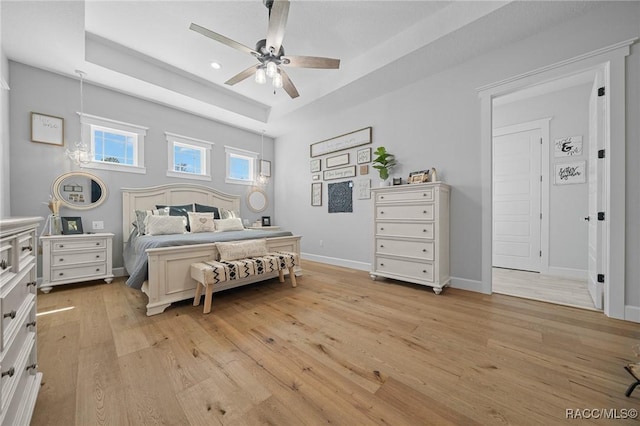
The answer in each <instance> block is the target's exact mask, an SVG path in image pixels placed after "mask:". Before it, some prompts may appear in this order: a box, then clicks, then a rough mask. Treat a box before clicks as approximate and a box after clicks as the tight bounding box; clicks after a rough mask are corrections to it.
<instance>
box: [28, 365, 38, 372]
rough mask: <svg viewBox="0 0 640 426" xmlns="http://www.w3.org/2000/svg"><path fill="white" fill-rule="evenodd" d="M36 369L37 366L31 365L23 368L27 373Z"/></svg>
mask: <svg viewBox="0 0 640 426" xmlns="http://www.w3.org/2000/svg"><path fill="white" fill-rule="evenodd" d="M36 368H38V364H31V365H27V366H26V367H25V370H27V371H29V370H31V369H34V370H35V369H36Z"/></svg>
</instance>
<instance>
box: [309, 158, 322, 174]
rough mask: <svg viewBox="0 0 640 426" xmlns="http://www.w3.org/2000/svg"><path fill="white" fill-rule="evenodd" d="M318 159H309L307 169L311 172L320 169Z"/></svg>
mask: <svg viewBox="0 0 640 426" xmlns="http://www.w3.org/2000/svg"><path fill="white" fill-rule="evenodd" d="M320 167H321V165H320V159H319V158H316V159H315V160H311V161H310V162H309V169H310V170H311V173H316V172H319V171H320Z"/></svg>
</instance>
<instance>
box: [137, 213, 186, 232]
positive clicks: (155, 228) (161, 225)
mask: <svg viewBox="0 0 640 426" xmlns="http://www.w3.org/2000/svg"><path fill="white" fill-rule="evenodd" d="M145 226H146V229H147V235H168V234H184V233H185V219H184V217H182V216H147V219H146V224H145Z"/></svg>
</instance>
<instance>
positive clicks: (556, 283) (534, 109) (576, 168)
mask: <svg viewBox="0 0 640 426" xmlns="http://www.w3.org/2000/svg"><path fill="white" fill-rule="evenodd" d="M595 75H596V74H595V73H594V72H593V71H589V72H583V73H579V74H575V75H571V76H567V77H562V78H559V79H555V80H553V81H549V82H546V83H543V84H539V85H536V86H533V87H529V88H526V89H523V90H519V91H516V92H513V93H510V94H508V95H504V96H500V97H496V98H494V99H493V104H492V108H493V109H492V121H493V141H492V143H493V144H492V156H493V157H492V164H493V168H492V202H493V206H492V211H493V220H492V226H493V244H492V247H493V255H492V266H493V270H492V272H493V280H492V288H493V292H495V293H501V294H507V295H511V296H517V297H523V298H529V299H534V300H541V301H545V302H551V303H556V304H562V305H568V306H574V307H580V308H585V309H597V305H596V303H594V301H593V300H592V298H591V297H590V295H589V291H588V281H587V278H588V241H589V238H588V237H589V227H588V222H586V221H585V220H584V218H585V216H588V201H589V190H588V187H589V185H593V184H594V183H592V182H589V181H588V179H587V175H588V173H587V164H588V163H589V162H590V161H589V160H590V159H589V156H590V151H589V143H588V142H589V137H590V132H589V130H590V128H591V127H592V126H590V120H591V117H590V114H589V102H590V93H591V90H592V87H593V82H594V79H595ZM539 117H544V118H539ZM599 307H600V309H601V307H602V304H601V303H600V304H599Z"/></svg>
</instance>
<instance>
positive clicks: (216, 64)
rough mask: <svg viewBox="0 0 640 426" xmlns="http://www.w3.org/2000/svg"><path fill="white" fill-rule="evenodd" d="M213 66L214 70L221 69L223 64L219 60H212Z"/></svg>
mask: <svg viewBox="0 0 640 426" xmlns="http://www.w3.org/2000/svg"><path fill="white" fill-rule="evenodd" d="M211 68H213V69H214V70H219V69H220V68H222V65H220V64H219V63H217V62H211Z"/></svg>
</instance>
